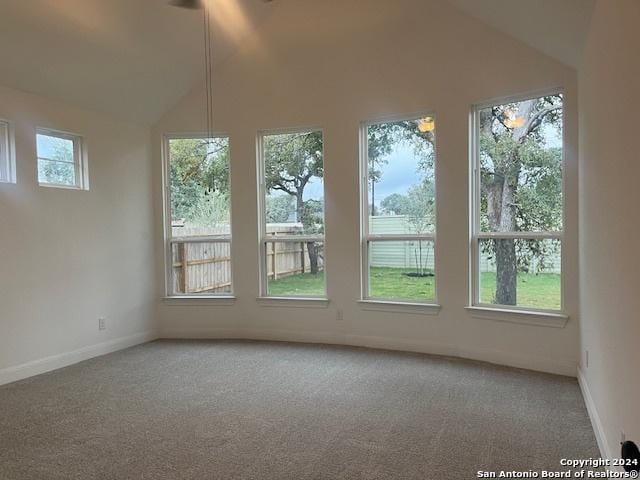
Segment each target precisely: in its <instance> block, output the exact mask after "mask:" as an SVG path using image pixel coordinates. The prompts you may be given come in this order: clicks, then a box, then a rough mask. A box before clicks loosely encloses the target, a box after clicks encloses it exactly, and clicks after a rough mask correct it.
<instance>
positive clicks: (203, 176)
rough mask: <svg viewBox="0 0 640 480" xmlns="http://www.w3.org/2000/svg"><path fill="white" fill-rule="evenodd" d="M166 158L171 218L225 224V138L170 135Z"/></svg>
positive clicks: (193, 223)
mask: <svg viewBox="0 0 640 480" xmlns="http://www.w3.org/2000/svg"><path fill="white" fill-rule="evenodd" d="M170 160H171V161H170V165H169V170H170V176H171V217H172V220H180V219H184V220H185V222H186V223H187V224H188V225H190V226H197V227H206V226H215V225H221V224H226V225H228V224H229V221H230V197H229V144H228V140H227V139H226V138H214V139H211V140H206V139H201V138H189V139H172V140H171V141H170Z"/></svg>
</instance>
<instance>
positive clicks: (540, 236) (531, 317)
mask: <svg viewBox="0 0 640 480" xmlns="http://www.w3.org/2000/svg"><path fill="white" fill-rule="evenodd" d="M550 95H562V96H563V115H562V226H563V230H562V231H560V232H557V231H548V232H547V231H543V232H505V233H500V232H482V229H481V228H480V213H481V212H480V208H481V201H480V198H481V191H480V190H481V189H480V181H481V175H480V170H481V169H480V142H479V135H478V134H479V131H480V124H479V123H480V116H479V112H480V110H483V109H485V108H489V107H493V106H496V105H503V104H506V103H517V102H522V101H525V100H532V99H536V98H540V97H545V96H550ZM469 128H470V141H469V159H470V168H469V177H470V178H469V186H470V194H469V203H470V205H469V212H470V218H469V247H470V248H469V250H470V252H469V264H470V268H469V304H468V306H467V307H466V309H467V311H469V312H470V313H471V314H472V316H474V317H477V318H483V319H492V320H498V321H508V322H513V323H525V324H535V325H544V326H553V327H560V328H561V327H564V326H565V325H566V322H567V320H568V319H569V316H568V315H567V314H566V292H567V288H566V282H567V275H566V272H567V258H568V255H566V253H565V247H566V241H565V239H566V235H567V195H566V192H567V188H566V187H567V174H566V173H567V168H566V152H567V148H566V147H567V128H566V94H565V92H564V89H563V88H559V87H558V88H551V89H546V90H538V91H533V92H528V93H524V94H519V95H511V96H507V97H500V98H495V99H492V100H489V101H485V102H482V103H478V104H475V105H473V107H472V109H471V114H470V119H469ZM491 238H513V239H525V240H545V239H552V240H558V241H559V242H560V252H561V253H560V256H561V258H560V265H561V266H560V268H561V274H560V275H561V277H560V309H559V310H550V309H544V308H535V307H519V306H515V305H497V304H488V303H481V302H480V258H479V242H480V240H482V239H491Z"/></svg>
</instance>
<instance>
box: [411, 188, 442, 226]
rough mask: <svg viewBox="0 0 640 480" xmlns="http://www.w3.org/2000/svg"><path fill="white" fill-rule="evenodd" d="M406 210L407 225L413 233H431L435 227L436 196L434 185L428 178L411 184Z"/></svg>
mask: <svg viewBox="0 0 640 480" xmlns="http://www.w3.org/2000/svg"><path fill="white" fill-rule="evenodd" d="M407 200H408V205H409V210H408V211H407V215H408V217H409V218H408V220H409V225H411V228H412V230H413V233H417V234H422V233H431V232H435V229H436V224H435V222H436V205H435V201H436V197H435V185H434V184H433V182H432V181H430V180H424V181H422V182H421V183H418V184H416V185H414V186H412V187H411V188H410V189H409V193H408V198H407Z"/></svg>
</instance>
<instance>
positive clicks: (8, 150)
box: [0, 120, 16, 183]
mask: <svg viewBox="0 0 640 480" xmlns="http://www.w3.org/2000/svg"><path fill="white" fill-rule="evenodd" d="M15 181H16V156H15V144H14V139H13V129H12V127H11V124H10V123H9V122H5V121H4V120H0V183H15Z"/></svg>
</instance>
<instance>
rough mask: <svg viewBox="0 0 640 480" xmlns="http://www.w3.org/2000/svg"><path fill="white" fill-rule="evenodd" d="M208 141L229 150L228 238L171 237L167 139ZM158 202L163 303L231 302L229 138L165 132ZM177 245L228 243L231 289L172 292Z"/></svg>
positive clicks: (217, 134) (218, 236) (231, 245)
mask: <svg viewBox="0 0 640 480" xmlns="http://www.w3.org/2000/svg"><path fill="white" fill-rule="evenodd" d="M209 138H226V139H227V142H228V145H229V146H228V148H229V187H230V188H229V195H230V197H229V198H230V201H229V227H230V232H231V233H230V234H229V235H204V236H197V237H196V236H193V237H184V238H182V237H174V236H173V230H172V225H171V170H170V168H171V167H170V166H171V148H170V142H171V140H191V139H202V140H206V139H209ZM161 156H162V203H163V214H162V221H163V223H164V229H163V231H164V264H165V266H164V298H165V299H167V300H203V299H204V300H217V301H223V302H224V301H225V300H229V299H235V279H234V272H233V263H234V260H233V258H234V257H233V201H232V198H233V183H232V176H233V172H232V170H233V169H232V160H231V137H230V135H228V134H226V133H223V132H214V133H213V135H208V134H207V133H203V132H197V133H168V134H164V135H163V136H162V155H161ZM181 243H227V244H229V257H230V262H231V277H230V278H231V288H230V291H229V292H220V293H207V294H202V293H194V294H186V293H183V294H179V295H176V294H174V293H173V251H172V249H173V246H174V245H178V244H181Z"/></svg>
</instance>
